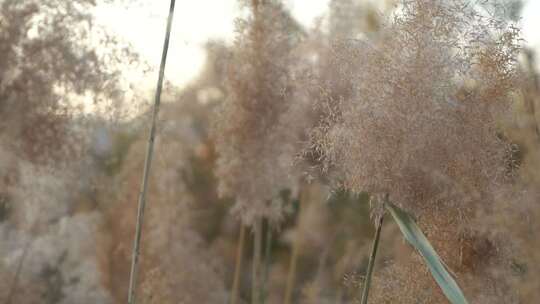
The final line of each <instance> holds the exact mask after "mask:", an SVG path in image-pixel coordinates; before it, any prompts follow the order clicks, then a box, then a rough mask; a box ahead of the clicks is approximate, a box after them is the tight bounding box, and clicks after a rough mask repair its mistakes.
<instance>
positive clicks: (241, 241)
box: [231, 224, 246, 304]
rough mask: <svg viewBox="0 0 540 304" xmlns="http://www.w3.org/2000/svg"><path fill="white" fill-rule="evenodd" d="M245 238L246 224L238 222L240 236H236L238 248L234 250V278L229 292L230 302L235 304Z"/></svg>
mask: <svg viewBox="0 0 540 304" xmlns="http://www.w3.org/2000/svg"><path fill="white" fill-rule="evenodd" d="M245 239H246V226H245V225H244V224H240V236H239V237H238V248H237V250H236V266H235V269H234V280H233V286H232V293H231V304H236V302H237V301H238V293H239V289H240V274H241V272H242V260H243V257H244V254H243V253H244V243H245Z"/></svg>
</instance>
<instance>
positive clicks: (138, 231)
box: [128, 0, 176, 304]
mask: <svg viewBox="0 0 540 304" xmlns="http://www.w3.org/2000/svg"><path fill="white" fill-rule="evenodd" d="M175 3H176V0H171V5H170V8H169V17H168V19H167V29H166V33H165V42H164V44H163V54H162V56H161V65H160V67H159V78H158V83H157V88H156V95H155V99H154V109H153V113H152V126H151V128H150V135H149V137H148V145H147V150H146V157H145V160H144V171H143V177H142V183H141V188H140V192H139V201H138V210H137V224H136V227H135V239H134V241H133V250H132V258H131V271H130V276H129V289H128V304H135V289H136V284H137V270H138V261H139V252H140V244H141V235H142V227H143V219H144V208H145V205H146V193H147V189H148V176H149V173H150V166H151V164H152V155H153V152H154V141H155V137H156V122H157V117H158V113H159V105H160V103H161V92H162V90H163V79H164V77H165V66H166V63H167V53H168V50H169V40H170V37H171V29H172V22H173V16H174V6H175Z"/></svg>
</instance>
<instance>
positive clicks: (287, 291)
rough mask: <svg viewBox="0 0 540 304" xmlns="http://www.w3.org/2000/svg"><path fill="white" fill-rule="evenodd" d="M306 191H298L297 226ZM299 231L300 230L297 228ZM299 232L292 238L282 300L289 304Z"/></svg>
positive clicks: (299, 240) (294, 276)
mask: <svg viewBox="0 0 540 304" xmlns="http://www.w3.org/2000/svg"><path fill="white" fill-rule="evenodd" d="M305 191H307V189H304V191H302V192H301V193H300V199H299V200H298V213H297V220H296V226H297V227H298V228H299V225H300V212H301V211H302V207H301V206H302V203H303V200H305V196H306V194H305V193H303V192H305ZM299 231H300V230H299ZM300 237H301V236H300V233H298V234H297V235H296V237H295V239H294V243H293V248H292V253H291V261H290V263H289V273H288V275H287V286H286V288H285V299H284V301H283V303H284V304H291V301H292V296H293V290H294V282H295V280H296V266H297V263H298V257H299V256H300V245H301V239H300Z"/></svg>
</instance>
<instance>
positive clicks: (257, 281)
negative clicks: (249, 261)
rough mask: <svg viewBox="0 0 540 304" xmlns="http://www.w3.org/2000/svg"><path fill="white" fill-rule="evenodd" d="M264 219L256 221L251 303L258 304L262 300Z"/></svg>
mask: <svg viewBox="0 0 540 304" xmlns="http://www.w3.org/2000/svg"><path fill="white" fill-rule="evenodd" d="M262 220H263V219H262V218H258V219H256V220H255V225H254V227H253V229H254V232H253V233H254V243H253V269H252V283H251V284H252V285H251V303H252V304H257V303H260V300H261V278H260V270H261V248H262Z"/></svg>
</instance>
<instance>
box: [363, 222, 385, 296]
mask: <svg viewBox="0 0 540 304" xmlns="http://www.w3.org/2000/svg"><path fill="white" fill-rule="evenodd" d="M383 221H384V213H383V214H382V215H381V216H380V217H379V220H378V221H377V224H376V225H377V227H376V228H377V230H376V231H375V239H374V240H373V247H372V248H371V255H370V256H369V264H368V269H367V274H366V280H365V281H364V288H363V290H362V301H361V302H360V303H361V304H367V302H368V297H369V287H370V285H371V276H372V275H373V267H374V266H375V258H376V256H377V248H378V247H379V240H380V238H381V230H382V224H383Z"/></svg>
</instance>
